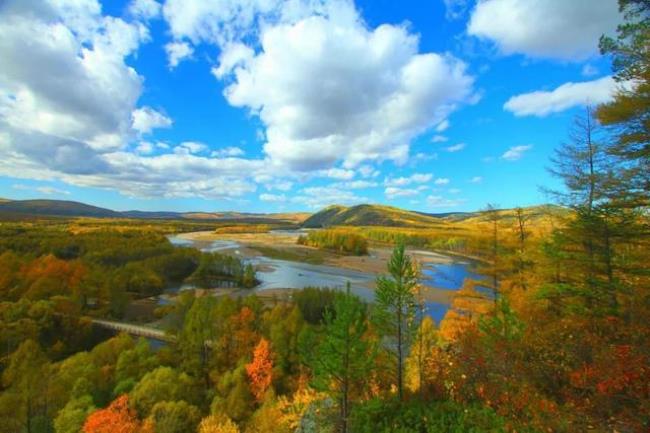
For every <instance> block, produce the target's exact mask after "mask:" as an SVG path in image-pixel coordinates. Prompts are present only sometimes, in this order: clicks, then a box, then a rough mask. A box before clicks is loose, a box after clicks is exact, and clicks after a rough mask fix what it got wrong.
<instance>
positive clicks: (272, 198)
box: [260, 193, 287, 203]
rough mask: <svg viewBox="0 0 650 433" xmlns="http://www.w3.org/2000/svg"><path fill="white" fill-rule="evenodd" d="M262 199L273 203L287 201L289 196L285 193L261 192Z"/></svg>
mask: <svg viewBox="0 0 650 433" xmlns="http://www.w3.org/2000/svg"><path fill="white" fill-rule="evenodd" d="M260 200H262V201H268V202H272V203H284V202H286V201H287V196H286V195H284V194H268V193H263V194H260Z"/></svg>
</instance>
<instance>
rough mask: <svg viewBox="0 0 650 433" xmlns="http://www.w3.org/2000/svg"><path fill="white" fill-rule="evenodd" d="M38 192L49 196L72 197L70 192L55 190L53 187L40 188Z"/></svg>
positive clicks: (37, 189)
mask: <svg viewBox="0 0 650 433" xmlns="http://www.w3.org/2000/svg"><path fill="white" fill-rule="evenodd" d="M36 191H38V192H40V193H43V194H47V195H70V191H66V190H64V189H59V188H54V187H51V186H39V187H38V188H36Z"/></svg>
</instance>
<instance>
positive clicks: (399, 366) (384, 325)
mask: <svg viewBox="0 0 650 433" xmlns="http://www.w3.org/2000/svg"><path fill="white" fill-rule="evenodd" d="M387 269H388V276H381V277H379V278H378V279H377V290H376V292H375V298H376V308H375V311H376V316H375V317H376V320H377V323H378V325H379V327H380V328H381V329H382V332H384V334H385V335H386V336H387V338H388V341H387V344H386V345H385V349H386V350H387V351H388V352H390V353H391V354H393V355H394V357H395V360H396V379H397V393H398V397H399V399H400V400H402V399H403V388H404V386H403V382H404V379H403V376H404V359H405V358H406V355H407V353H408V348H409V345H410V343H411V338H412V334H413V330H414V329H415V327H416V326H417V324H416V321H415V320H414V319H415V294H414V289H415V287H416V285H417V284H418V274H417V269H416V267H415V266H414V264H413V262H412V261H411V257H410V256H408V255H407V254H406V252H405V249H404V244H402V243H400V244H398V245H397V246H396V247H395V248H394V249H393V254H392V255H391V257H390V259H389V260H388V264H387Z"/></svg>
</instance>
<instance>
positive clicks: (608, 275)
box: [0, 0, 650, 433]
mask: <svg viewBox="0 0 650 433" xmlns="http://www.w3.org/2000/svg"><path fill="white" fill-rule="evenodd" d="M154 3H156V2H154ZM485 3H488V2H485ZM618 3H619V7H620V11H621V14H622V16H623V18H624V21H623V23H622V24H620V25H619V26H618V28H617V30H616V32H615V33H614V34H612V35H604V36H602V37H601V38H600V41H599V48H600V51H601V53H602V54H603V55H604V56H607V57H608V58H609V59H611V65H612V69H613V70H612V74H613V79H614V80H615V81H616V83H618V85H619V86H618V87H617V91H616V92H615V94H614V97H613V98H612V99H611V100H609V101H608V102H604V103H601V104H592V105H586V106H584V107H581V108H580V110H578V113H577V114H576V116H575V118H574V119H573V121H572V124H571V126H570V128H569V129H568V130H567V131H566V132H565V134H564V135H563V136H558V137H556V142H557V144H556V146H555V150H554V152H553V155H552V157H551V158H550V159H549V160H548V161H546V165H547V167H548V171H549V173H550V174H551V176H552V178H553V182H551V183H550V184H549V185H540V187H542V188H543V189H544V193H545V194H546V197H548V200H549V203H548V204H547V205H540V206H522V207H512V208H510V207H505V206H500V205H498V204H489V203H486V204H485V207H484V208H482V209H480V210H478V211H475V212H453V213H441V214H434V213H424V212H415V211H406V210H403V209H400V208H398V207H392V206H380V205H357V206H330V207H326V208H324V209H322V210H320V211H319V212H316V213H314V214H311V215H306V214H297V213H296V214H291V213H286V214H279V215H278V214H252V213H242V214H239V213H234V212H231V213H222V214H219V215H216V214H208V213H175V212H158V213H144V212H142V213H138V212H113V211H108V210H107V209H102V208H98V207H94V206H87V205H83V204H80V203H72V202H58V203H57V204H56V205H55V206H54V205H52V203H48V202H46V201H32V202H29V203H23V202H20V201H7V202H6V203H0V378H1V380H0V433H188V432H192V433H193V432H196V433H271V432H278V433H308V432H314V433H316V432H320V433H338V432H342V433H366V432H367V433H389V432H396V433H421V432H427V433H446V432H459V433H460V432H513V433H514V432H518V433H543V432H544V433H545V432H566V433H573V432H587V431H589V432H598V433H601V432H602V433H607V432H620V433H628V432H629V433H636V432H639V433H642V432H648V431H650V213H649V205H650V2H648V1H647V0H619V2H618ZM1 13H2V5H0V14H1ZM1 19H4V18H3V17H2V15H0V20H1ZM1 28H2V27H1V26H0V29H1ZM206 31H207V30H206ZM1 35H2V33H1V32H0V39H2V37H1ZM200 37H203V36H199V35H196V36H195V38H196V39H197V40H198V38H200ZM276 37H279V35H277V34H276ZM188 40H189V39H188ZM266 42H267V43H268V41H266ZM0 45H2V42H0ZM242 47H243V45H242ZM243 49H244V48H242V50H243ZM178 55H179V56H180V57H183V56H182V55H181V54H178ZM250 55H251V56H252V54H250ZM186 56H191V53H190V54H186ZM242 56H244V57H245V56H246V54H242ZM177 61H180V60H178V59H177ZM243 61H244V60H242V59H235V60H233V62H234V64H240V63H238V62H243ZM0 63H1V62H0ZM232 67H233V68H234V67H236V66H232ZM240 67H241V68H243V66H240ZM0 68H3V66H0ZM213 73H214V74H216V75H219V74H220V73H223V72H220V71H219V70H215V71H213ZM239 74H240V75H241V76H243V75H244V74H245V70H244V69H240V72H239ZM241 76H240V77H239V79H241ZM2 85H3V82H2V81H1V80H0V91H1V90H2V89H1V86H2ZM233 92H234V91H233ZM236 96H237V95H234V96H232V97H236ZM241 97H242V98H243V96H241ZM261 106H262V105H260V107H261ZM0 107H1V106H0ZM260 109H261V110H262V111H263V110H265V108H260ZM0 114H1V112H0ZM2 125H4V123H0V138H2V137H3V135H2V131H1V128H2ZM504 133H505V132H504ZM2 143H3V142H2V141H1V140H0V146H2V145H3V144H2ZM235 153H236V152H234V151H233V155H230V156H227V157H226V158H229V157H235V156H237V155H235ZM190 154H191V152H190V151H189V150H188V153H187V154H186V156H188V158H192V156H189V155H190ZM0 165H1V164H0ZM402 182H403V183H404V182H414V181H412V180H404V181H402ZM416 183H417V182H416ZM439 184H441V185H444V184H445V182H439ZM170 188H171V186H170ZM350 189H351V187H350ZM269 190H270V191H272V189H271V188H270V187H269ZM443 266H449V269H454V270H455V272H460V271H458V270H459V269H461V270H462V276H463V278H462V281H461V284H460V286H459V287H453V288H441V287H438V286H437V284H442V283H440V280H436V278H438V277H439V275H438V274H436V273H435V269H436V267H441V268H442V267H443ZM283 272H284V273H283ZM274 276H277V278H283V279H282V280H281V281H282V282H280V283H278V281H276V280H273V278H276V277H274ZM327 281H335V282H338V283H339V284H331V285H330V284H326V283H325V282H327ZM432 281H433V283H432ZM284 282H287V283H286V284H287V286H286V287H284V286H282V284H284ZM289 283H291V284H293V286H290V285H289ZM297 286H299V287H297ZM440 308H443V310H442V312H440V311H441V310H440ZM432 310H435V311H438V312H439V313H440V316H436V315H435V314H434V313H433V312H432Z"/></svg>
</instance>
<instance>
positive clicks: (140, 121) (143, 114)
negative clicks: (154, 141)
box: [131, 107, 172, 134]
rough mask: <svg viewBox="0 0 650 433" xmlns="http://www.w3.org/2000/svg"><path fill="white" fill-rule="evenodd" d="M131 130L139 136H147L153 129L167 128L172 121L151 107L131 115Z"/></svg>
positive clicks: (138, 110)
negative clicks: (139, 134)
mask: <svg viewBox="0 0 650 433" xmlns="http://www.w3.org/2000/svg"><path fill="white" fill-rule="evenodd" d="M131 118H132V120H133V129H135V130H136V131H138V132H139V133H141V134H148V133H150V132H151V131H152V130H153V129H155V128H169V127H170V126H172V120H171V119H170V118H169V117H167V116H165V115H164V114H162V113H160V112H158V111H156V110H154V109H153V108H151V107H142V108H138V109H136V110H133V113H131Z"/></svg>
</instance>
